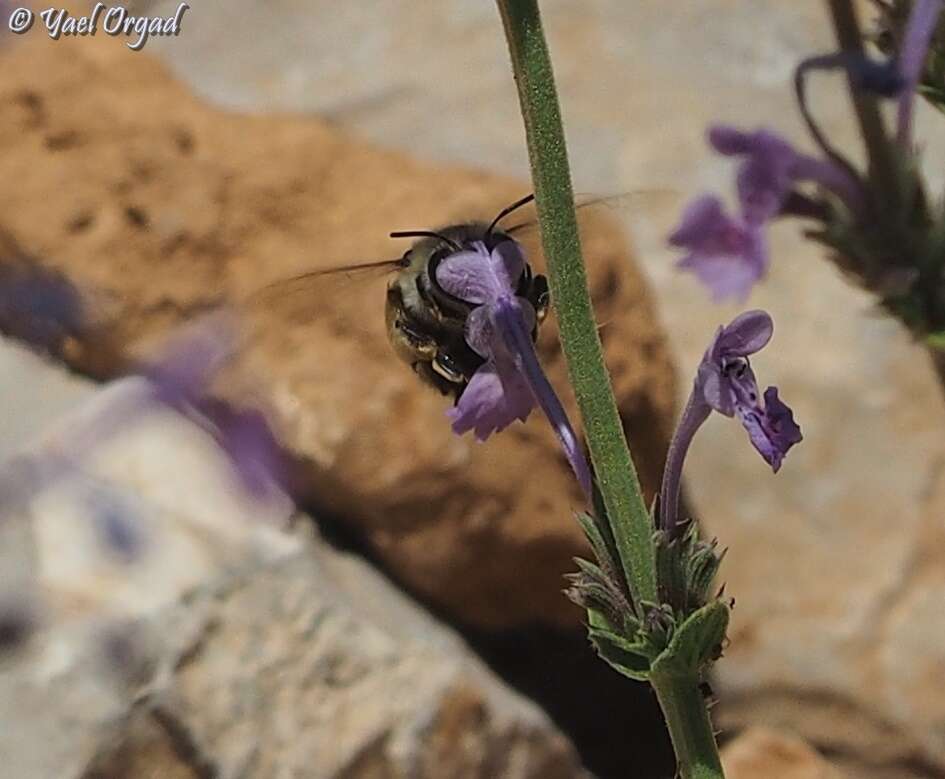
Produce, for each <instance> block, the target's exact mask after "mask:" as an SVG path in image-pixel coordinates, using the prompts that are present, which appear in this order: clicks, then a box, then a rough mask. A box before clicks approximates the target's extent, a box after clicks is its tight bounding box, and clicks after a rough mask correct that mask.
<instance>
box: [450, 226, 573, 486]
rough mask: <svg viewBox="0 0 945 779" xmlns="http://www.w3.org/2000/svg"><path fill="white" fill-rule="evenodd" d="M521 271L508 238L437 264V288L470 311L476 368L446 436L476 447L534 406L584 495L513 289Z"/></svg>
mask: <svg viewBox="0 0 945 779" xmlns="http://www.w3.org/2000/svg"><path fill="white" fill-rule="evenodd" d="M524 271H525V258H524V256H523V255H522V250H521V249H520V248H519V245H518V244H517V243H516V242H515V241H513V240H511V239H509V240H504V241H500V242H499V243H498V244H496V246H495V247H494V248H492V249H491V250H490V249H489V247H488V246H486V244H485V243H483V242H481V241H477V242H474V243H473V244H472V245H471V248H470V249H468V250H466V251H461V252H457V253H455V254H452V255H450V256H449V257H447V258H445V259H444V260H443V261H442V262H441V263H440V264H439V266H438V267H437V269H436V280H437V283H439V285H440V286H441V287H442V288H443V289H444V290H445V291H446V292H447V293H449V294H450V295H453V296H454V297H457V298H459V299H461V300H464V301H466V302H467V303H471V304H473V305H474V306H475V308H474V309H473V310H472V311H471V312H470V314H469V316H468V317H467V320H466V333H465V338H466V342H467V343H468V344H469V347H470V348H471V349H472V350H473V351H474V352H476V354H478V355H479V356H480V357H482V358H483V360H484V361H485V362H483V364H482V366H481V367H480V368H479V370H477V371H476V373H475V374H474V375H473V377H472V379H470V382H469V385H468V386H467V387H466V389H465V391H464V392H463V394H462V395H461V396H460V398H459V400H458V401H457V403H456V406H455V407H454V408H451V409H450V410H449V412H448V414H449V417H450V420H451V421H452V426H453V432H455V433H456V434H457V435H462V434H463V433H466V432H468V431H469V430H472V431H474V434H475V436H476V438H478V439H479V440H480V441H484V440H485V439H487V438H488V437H489V436H490V435H491V434H492V433H496V432H500V431H502V430H504V429H505V428H506V427H508V426H509V425H510V424H511V423H512V422H514V421H515V420H517V419H518V420H521V421H525V419H527V418H528V415H529V414H530V413H531V410H532V408H533V407H534V405H535V402H536V401H537V403H538V405H539V406H541V409H542V411H543V412H544V413H545V416H546V417H547V418H548V421H549V423H550V424H551V426H552V428H553V429H554V431H555V434H556V435H557V436H558V439H559V441H560V442H561V446H562V448H563V449H564V452H565V455H566V456H567V458H568V462H569V463H570V465H571V468H572V469H573V470H574V473H575V475H576V476H577V479H578V482H579V483H580V485H581V487H582V488H583V489H584V491H585V493H586V494H587V495H588V497H590V495H591V475H590V469H589V467H588V465H587V460H586V459H585V457H584V453H583V451H582V449H581V445H580V444H579V443H578V440H577V436H576V435H575V433H574V429H573V428H572V427H571V423H570V421H569V420H568V417H567V414H566V413H565V411H564V407H563V406H562V405H561V401H560V400H559V399H558V396H557V395H556V394H555V391H554V389H553V388H552V386H551V384H550V382H549V381H548V378H547V377H546V376H545V373H544V371H543V370H542V368H541V364H540V363H539V361H538V355H537V354H536V353H535V346H534V343H533V342H532V336H531V333H532V330H533V329H534V325H535V311H534V309H533V308H532V306H531V304H530V303H529V302H528V301H526V300H523V299H522V298H520V297H518V296H517V295H516V294H515V290H516V288H517V287H518V283H519V280H520V279H521V277H522V274H523V273H524Z"/></svg>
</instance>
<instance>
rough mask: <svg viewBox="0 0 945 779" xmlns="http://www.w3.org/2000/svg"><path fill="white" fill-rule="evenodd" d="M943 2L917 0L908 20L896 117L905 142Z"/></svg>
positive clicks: (900, 135)
mask: <svg viewBox="0 0 945 779" xmlns="http://www.w3.org/2000/svg"><path fill="white" fill-rule="evenodd" d="M943 5H945V4H943V2H942V0H916V2H915V4H914V5H913V6H912V13H911V14H909V21H908V22H907V24H906V31H905V35H904V37H903V42H902V48H901V50H900V52H899V72H900V74H901V75H902V78H903V81H904V82H905V86H904V88H903V90H902V92H901V93H900V96H899V107H898V115H897V121H896V140H897V141H898V142H899V143H900V144H901V145H902V146H905V145H906V144H907V143H909V137H910V135H911V133H912V112H913V106H914V105H915V92H916V88H917V87H918V85H919V81H920V80H921V79H922V72H923V69H924V67H925V57H926V54H927V53H928V50H929V43H930V42H931V40H932V35H933V33H934V32H935V24H936V22H937V21H938V17H939V14H940V13H941V12H942V7H943Z"/></svg>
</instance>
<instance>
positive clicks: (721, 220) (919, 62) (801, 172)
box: [669, 0, 943, 302]
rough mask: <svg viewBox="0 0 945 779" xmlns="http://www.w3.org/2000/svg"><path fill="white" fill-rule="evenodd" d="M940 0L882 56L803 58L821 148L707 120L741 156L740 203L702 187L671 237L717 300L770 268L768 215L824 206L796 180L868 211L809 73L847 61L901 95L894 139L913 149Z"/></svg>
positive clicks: (800, 81)
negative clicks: (804, 149) (732, 207)
mask: <svg viewBox="0 0 945 779" xmlns="http://www.w3.org/2000/svg"><path fill="white" fill-rule="evenodd" d="M942 8H943V0H916V2H915V4H914V5H913V8H912V13H911V15H910V18H909V21H908V24H907V26H906V31H905V36H904V40H903V45H902V48H901V50H900V52H899V56H898V57H897V58H896V59H894V60H891V61H888V62H881V63H877V62H873V61H872V60H869V59H867V58H866V57H865V56H864V55H862V53H857V52H847V51H844V52H837V53H833V54H828V55H823V56H819V57H813V58H811V59H809V60H807V61H805V62H803V63H801V65H800V66H799V67H798V69H797V73H796V77H795V88H796V90H797V97H798V101H799V103H800V107H801V111H802V114H803V116H804V119H805V121H806V122H807V124H808V128H809V129H810V131H811V134H812V136H813V138H814V140H815V141H816V143H817V144H818V145H819V146H820V149H821V151H822V152H823V157H822V158H818V157H813V156H810V155H806V154H803V153H800V152H798V151H796V150H795V149H794V148H793V147H792V146H791V145H790V144H789V143H788V142H787V141H786V140H785V139H784V138H782V137H781V136H779V135H778V134H776V133H774V132H772V131H770V130H766V129H759V130H756V131H755V132H743V131H741V130H737V129H735V128H732V127H728V126H724V125H717V126H714V127H711V128H710V129H709V131H708V141H709V144H710V145H711V146H712V148H713V149H715V151H717V152H718V153H720V154H723V155H726V156H730V157H738V158H739V159H740V160H741V162H740V163H739V167H738V171H737V174H736V190H737V193H738V204H739V211H738V213H737V214H736V215H735V216H730V215H729V214H727V213H726V212H725V209H724V208H723V206H722V203H721V201H720V200H719V198H718V197H716V196H715V195H702V196H700V197H698V198H696V199H695V200H694V201H693V202H692V203H691V204H690V205H689V206H688V207H687V208H686V209H685V211H684V213H683V216H682V219H681V221H680V224H679V226H678V227H677V228H676V229H675V230H674V231H673V232H672V234H671V235H670V236H669V243H670V244H671V245H672V246H675V247H677V248H679V249H683V250H684V251H685V252H686V254H685V255H684V256H683V257H682V259H680V260H679V262H678V267H679V268H681V269H682V270H686V271H689V272H691V273H693V274H695V275H696V277H697V278H698V279H699V281H701V282H702V283H703V284H704V285H705V286H706V287H708V288H709V290H710V292H711V294H712V297H713V298H714V299H715V300H716V301H717V302H718V301H721V300H724V299H726V298H734V299H735V300H738V301H744V300H745V299H746V298H747V297H748V294H749V292H750V291H751V289H752V287H753V286H754V285H755V284H756V283H757V282H758V281H759V280H761V279H762V278H764V276H765V274H766V273H767V270H768V265H769V263H770V257H769V252H768V246H767V239H766V228H767V225H768V223H769V222H771V221H772V220H773V219H775V218H777V217H779V216H782V215H788V214H793V215H799V216H822V215H823V214H824V213H825V212H824V209H823V208H820V207H818V205H817V203H816V202H814V201H811V200H810V199H809V198H808V197H807V196H806V195H804V194H803V193H802V192H800V191H799V190H798V189H797V187H798V185H801V184H805V183H807V184H813V185H815V186H816V187H817V188H819V190H820V191H821V192H822V193H826V194H829V195H830V196H831V197H833V198H835V199H836V201H837V202H838V203H840V204H842V205H843V206H844V207H845V209H846V210H847V212H848V214H849V215H850V216H851V217H852V220H853V221H862V220H863V219H864V218H865V217H867V216H868V215H869V214H870V213H871V208H870V206H871V197H870V190H869V187H868V185H867V182H866V181H865V178H864V177H863V176H861V175H860V174H858V173H857V172H856V169H855V168H854V167H853V165H852V164H850V162H849V161H848V160H846V159H845V158H844V157H843V156H842V155H841V154H840V153H839V152H837V150H836V149H835V148H833V147H832V146H831V145H830V144H829V143H828V141H827V139H826V138H825V137H824V135H823V133H822V132H821V131H820V129H819V128H818V127H817V125H816V123H815V122H814V121H813V118H812V117H811V115H810V112H809V110H808V106H807V103H806V98H805V96H804V76H805V74H806V73H807V72H809V71H812V70H818V69H837V68H841V69H843V70H845V71H846V72H847V73H848V75H849V77H850V80H851V82H852V84H853V85H854V87H855V88H856V89H858V90H862V91H867V92H871V93H873V94H874V95H879V96H883V97H898V115H897V132H896V142H897V144H898V147H899V151H900V152H901V153H905V154H906V155H908V154H909V153H911V148H910V146H911V137H910V135H911V127H912V113H913V105H914V102H915V94H916V88H917V85H918V83H919V81H920V77H921V73H922V71H923V67H924V62H925V58H926V54H927V52H928V47H929V42H930V40H931V37H932V34H933V32H934V30H935V25H936V22H937V20H938V16H939V14H940V13H941V11H942Z"/></svg>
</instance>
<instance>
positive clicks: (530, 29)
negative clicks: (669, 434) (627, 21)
mask: <svg viewBox="0 0 945 779" xmlns="http://www.w3.org/2000/svg"><path fill="white" fill-rule="evenodd" d="M497 2H498V6H499V11H500V13H501V14H502V21H503V24H504V25H505V35H506V38H507V40H508V45H509V51H510V53H511V56H512V69H513V71H514V73H515V81H516V84H517V86H518V94H519V100H520V102H521V108H522V116H523V118H524V120H525V136H526V139H527V141H528V154H529V159H530V161H531V168H532V182H533V186H534V189H535V205H536V207H537V209H538V224H539V230H540V232H541V241H542V246H543V248H544V251H545V257H546V259H547V261H548V277H549V283H550V286H551V299H552V302H553V304H554V307H555V312H556V314H557V317H558V327H559V330H560V334H561V348H562V350H563V352H564V356H565V360H566V361H567V364H568V373H569V376H570V379H571V384H572V386H573V387H574V394H575V396H576V397H577V402H578V405H579V406H580V409H581V416H582V418H583V421H584V430H585V433H586V435H587V443H588V448H589V449H590V453H591V460H592V462H593V463H594V471H595V474H596V477H597V481H598V484H599V485H600V490H601V493H602V495H603V497H604V505H605V506H606V508H607V514H608V518H609V520H610V523H611V525H612V527H613V532H614V538H615V540H616V542H617V549H618V552H619V554H620V558H621V563H622V565H623V568H624V571H625V572H626V575H627V581H628V583H629V584H630V586H631V588H632V590H633V592H634V594H635V596H636V597H637V598H638V599H643V600H647V601H651V602H655V600H656V572H655V569H656V564H655V560H654V553H653V543H652V534H653V525H652V522H651V519H650V515H649V512H648V511H647V508H646V504H645V503H644V501H643V495H642V492H641V490H640V483H639V480H638V479H637V474H636V469H635V468H634V466H633V460H632V459H631V458H630V451H629V449H628V448H627V442H626V439H625V438H624V434H623V427H622V425H621V423H620V416H619V414H618V412H617V404H616V401H615V400H614V394H613V390H612V388H611V385H610V376H609V375H608V373H607V369H606V367H605V366H604V355H603V349H602V348H601V343H600V338H599V336H598V334H597V323H596V321H595V319H594V312H593V309H592V307H591V296H590V291H589V290H588V286H587V276H586V274H585V272H584V261H583V259H582V257H581V241H580V237H579V235H578V226H577V214H576V212H575V209H574V193H573V191H572V189H571V174H570V170H569V168H568V153H567V148H566V147H565V142H564V131H563V129H562V126H561V112H560V109H559V107H558V96H557V93H556V91H555V83H554V74H553V73H552V69H551V60H550V58H549V55H548V46H547V44H546V43H545V36H544V33H543V32H542V27H541V19H540V17H539V13H538V3H537V0H497Z"/></svg>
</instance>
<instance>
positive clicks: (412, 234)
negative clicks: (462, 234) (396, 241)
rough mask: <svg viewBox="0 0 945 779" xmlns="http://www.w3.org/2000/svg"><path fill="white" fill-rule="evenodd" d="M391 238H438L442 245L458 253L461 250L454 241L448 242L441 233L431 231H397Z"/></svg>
mask: <svg viewBox="0 0 945 779" xmlns="http://www.w3.org/2000/svg"><path fill="white" fill-rule="evenodd" d="M390 237H391V238H439V239H440V240H441V241H443V243H446V244H449V246H450V248H452V249H455V250H456V251H458V252H461V251H462V250H463V247H462V246H460V245H459V244H458V243H456V241H453V240H450V239H449V238H447V237H446V236H445V235H442V234H441V233H437V232H434V231H433V230H398V231H396V232H393V233H391V234H390Z"/></svg>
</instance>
